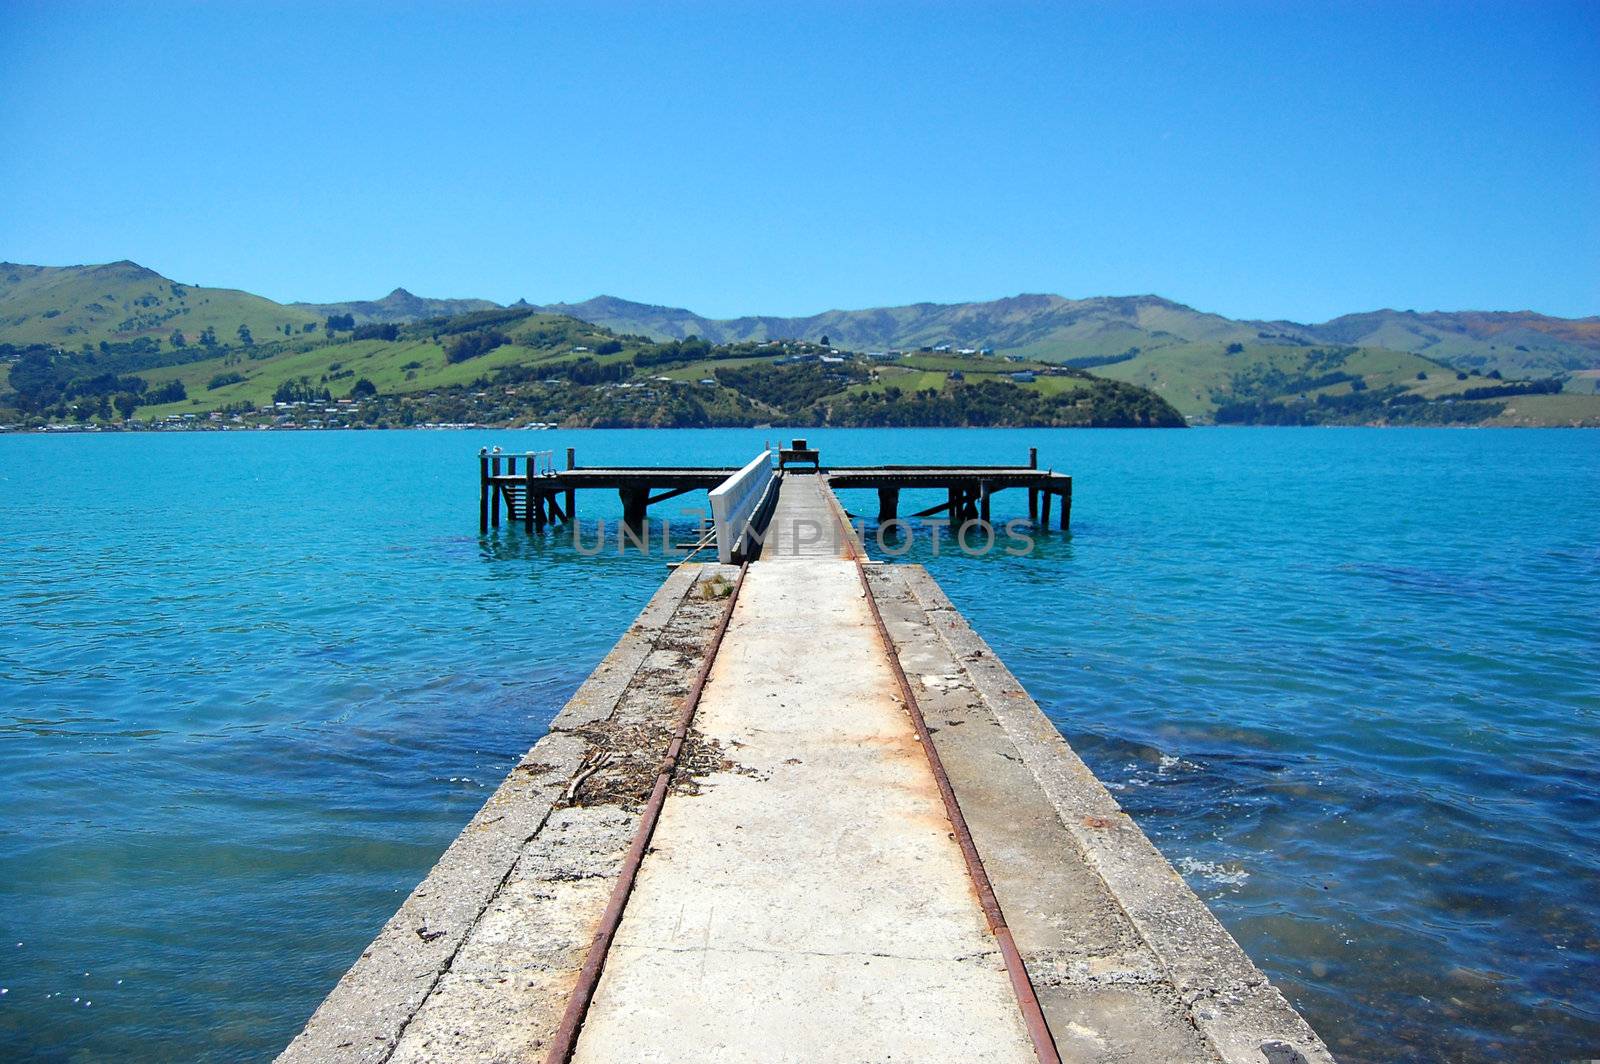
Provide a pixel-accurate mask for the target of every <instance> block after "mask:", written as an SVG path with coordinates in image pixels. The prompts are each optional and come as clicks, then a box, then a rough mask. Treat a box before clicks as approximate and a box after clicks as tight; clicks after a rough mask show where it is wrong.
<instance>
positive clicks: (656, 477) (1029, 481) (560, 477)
mask: <svg viewBox="0 0 1600 1064" xmlns="http://www.w3.org/2000/svg"><path fill="white" fill-rule="evenodd" d="M545 454H548V452H545ZM540 457H541V453H540V452H528V453H525V454H523V455H517V454H512V453H509V452H501V451H500V449H499V448H495V449H493V450H490V449H488V448H484V449H482V450H480V451H479V452H478V467H479V493H478V530H479V531H480V532H488V531H489V530H490V529H493V528H499V527H500V521H501V513H502V511H503V512H504V514H505V519H506V521H507V522H509V523H521V524H522V526H523V528H524V530H525V531H528V532H538V531H543V530H544V529H545V528H547V527H549V526H551V525H555V524H570V523H571V522H572V521H573V520H575V519H576V515H577V493H578V492H579V491H596V490H604V491H615V492H616V493H617V495H618V496H619V497H620V499H621V501H622V519H623V522H624V523H625V524H626V525H628V526H629V527H632V528H638V527H640V526H641V525H642V524H643V523H644V521H645V518H646V516H647V513H648V510H649V508H650V507H651V506H655V505H657V504H659V503H663V502H666V501H668V500H669V499H675V498H678V497H679V496H681V495H686V494H688V493H690V492H694V491H709V490H711V489H713V488H715V487H716V486H717V485H719V484H721V483H722V482H723V481H725V480H727V479H728V478H729V477H730V476H732V475H733V474H734V473H735V472H737V469H735V468H734V467H722V466H595V467H585V466H579V465H578V464H577V453H576V451H575V449H573V448H570V447H569V448H568V449H567V452H566V465H565V468H562V469H557V468H554V466H553V463H543V464H541V462H540V460H539V459H540ZM778 465H779V469H780V470H781V471H783V472H784V473H785V474H786V475H791V476H796V475H798V476H803V475H807V474H814V475H817V476H820V477H823V478H825V479H826V482H827V484H828V486H829V487H830V488H833V489H835V490H844V489H867V490H872V489H876V490H877V493H878V509H877V520H878V522H879V524H883V523H886V522H889V521H896V520H901V519H902V518H901V514H900V493H901V492H902V491H915V490H930V489H931V490H936V491H943V492H944V493H945V499H944V501H943V502H941V503H938V504H937V505H934V506H930V507H928V508H926V509H923V510H919V511H917V512H916V513H912V514H908V515H905V516H906V517H909V518H913V519H920V518H929V517H935V516H937V515H940V514H945V515H948V518H947V519H948V520H949V521H950V522H951V523H952V524H966V523H970V522H974V521H982V522H984V523H989V522H990V521H991V519H992V516H993V511H992V505H991V501H990V500H991V499H992V498H993V497H994V496H995V495H996V494H997V493H999V492H1001V491H1003V490H1006V489H1008V488H1016V489H1022V490H1024V491H1026V492H1027V496H1028V520H1029V521H1031V522H1033V523H1035V524H1037V525H1040V526H1041V527H1044V528H1048V527H1049V526H1050V520H1051V510H1052V508H1055V509H1056V510H1057V520H1058V523H1059V528H1060V530H1061V531H1063V532H1065V531H1067V530H1068V529H1069V528H1070V527H1071V521H1072V477H1071V476H1070V475H1068V474H1065V473H1057V472H1055V471H1054V470H1050V469H1040V468H1038V449H1037V448H1030V449H1029V451H1028V464H1027V465H1019V466H1000V465H958V464H954V463H950V464H939V465H877V466H826V465H823V464H822V462H821V460H820V453H819V451H818V450H817V449H815V448H809V447H807V446H806V441H805V440H795V441H793V445H792V446H790V447H786V448H783V449H781V450H780V451H779V461H778Z"/></svg>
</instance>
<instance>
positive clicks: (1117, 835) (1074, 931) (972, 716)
mask: <svg viewBox="0 0 1600 1064" xmlns="http://www.w3.org/2000/svg"><path fill="white" fill-rule="evenodd" d="M869 581H870V584H871V586H872V589H873V597H874V598H875V599H876V600H877V601H878V603H879V609H880V610H881V612H882V613H883V615H884V620H885V623H886V624H887V625H888V627H889V630H890V635H891V638H892V639H893V641H894V643H895V647H896V653H897V654H898V655H899V657H900V661H901V666H902V668H903V669H904V670H905V671H906V674H907V677H908V679H910V681H911V682H912V684H913V685H914V688H913V689H914V691H915V693H916V696H917V701H918V703H919V705H921V706H922V709H923V712H924V714H925V716H926V717H927V721H928V726H929V728H930V730H931V731H933V733H934V736H933V737H934V744H935V746H937V747H938V750H939V754H940V757H941V759H942V760H943V762H944V764H945V767H946V769H947V771H948V772H949V775H950V777H951V782H952V784H953V785H954V787H955V791H956V794H957V797H958V799H959V801H960V803H961V809H962V813H963V814H964V816H965V817H966V819H967V822H968V825H969V826H970V828H971V829H972V832H973V837H974V840H975V842H976V843H977V846H978V850H979V853H980V854H981V856H982V858H983V862H984V866H985V868H986V869H987V871H988V873H989V877H990V879H991V880H992V881H993V883H994V887H995V892H996V894H997V896H998V897H999V899H1000V905H1001V908H1002V909H1003V910H1004V912H1005V915H1006V922H1007V924H1008V925H1009V926H1010V927H1011V930H1012V933H1013V935H1014V936H1015V938H1016V941H1017V945H1018V948H1019V949H1020V950H1021V951H1022V954H1023V957H1024V959H1025V961H1026V962H1027V966H1028V971H1029V975H1030V977H1031V979H1032V981H1033V984H1034V986H1035V988H1036V990H1037V991H1038V993H1039V997H1040V1002H1041V1004H1042V1005H1043V1006H1044V1009H1045V1015H1046V1018H1047V1019H1048V1020H1049V1022H1050V1026H1051V1030H1052V1032H1053V1033H1054V1034H1055V1037H1056V1041H1057V1044H1058V1046H1059V1048H1060V1049H1061V1052H1062V1056H1063V1058H1064V1059H1068V1060H1087V1061H1140V1062H1143V1061H1215V1060H1223V1061H1227V1062H1229V1064H1245V1062H1249V1064H1266V1062H1269V1061H1270V1062H1272V1064H1278V1062H1279V1061H1282V1062H1288V1064H1297V1062H1309V1064H1320V1062H1328V1061H1331V1060H1332V1056H1331V1055H1330V1054H1329V1052H1328V1050H1327V1048H1326V1047H1325V1046H1324V1045H1323V1044H1322V1042H1321V1040H1320V1039H1318V1038H1317V1036H1316V1034H1315V1033H1314V1032H1313V1031H1312V1030H1311V1029H1310V1027H1309V1026H1307V1025H1306V1023H1305V1021H1304V1020H1303V1019H1301V1018H1300V1016H1299V1014H1298V1013H1296V1012H1295V1011H1294V1010H1293V1009H1292V1008H1291V1007H1290V1006H1289V1004H1288V1003H1287V1002H1286V1001H1285V1000H1284V999H1283V997H1282V995H1280V994H1279V993H1278V991H1277V990H1276V989H1275V988H1274V987H1273V986H1272V985H1271V983H1270V982H1269V981H1268V980H1267V978H1266V976H1265V975H1263V974H1262V973H1261V971H1260V970H1259V969H1258V968H1256V966H1255V965H1254V964H1253V963H1251V961H1250V959H1249V958H1248V957H1247V956H1246V955H1245V953H1244V952H1243V950H1241V949H1240V948H1239V946H1238V944H1237V943H1236V942H1235V941H1234V940H1233V938H1232V937H1231V936H1230V935H1229V934H1228V933H1227V931H1226V930H1224V929H1223V927H1222V925H1221V924H1220V923H1218V922H1217V919H1216V917H1215V916H1213V915H1212V913H1211V911H1210V910H1209V909H1207V908H1206V906H1205V904H1204V903H1203V902H1202V901H1201V900H1200V899H1199V898H1198V897H1197V896H1196V895H1195V894H1194V892H1193V891H1191V890H1190V889H1189V887H1188V885H1187V884H1185V883H1184V881H1183V879H1182V878H1181V877H1180V876H1179V875H1178V874H1177V873H1176V872H1175V871H1174V870H1173V869H1172V867H1171V865H1169V864H1168V863H1167V861H1166V860H1165V859H1164V858H1163V857H1162V856H1161V854H1160V853H1159V852H1158V851H1157V850H1156V849H1155V847H1154V846H1152V845H1151V843H1150V841H1149V839H1148V838H1147V837H1146V836H1145V834H1144V833H1143V832H1142V831H1140V830H1139V828H1138V826H1137V825H1135V824H1134V823H1133V821H1132V820H1131V819H1130V818H1129V817H1128V816H1127V814H1126V813H1124V812H1123V811H1122V809H1121V808H1120V807H1119V806H1118V805H1117V803H1116V801H1115V800H1114V799H1113V798H1112V796H1111V794H1110V792H1109V791H1107V790H1106V789H1105V787H1104V786H1103V785H1102V784H1101V783H1100V781H1099V780H1098V779H1096V778H1095V776H1094V774H1093V773H1092V772H1090V771H1089V769H1088V767H1087V766H1085V765H1084V764H1083V762H1082V761H1081V760H1080V759H1079V758H1078V756H1077V755H1076V754H1075V753H1073V751H1072V749H1071V748H1070V747H1069V746H1068V745H1067V743H1066V741H1065V740H1064V739H1063V738H1062V737H1061V734H1060V733H1059V732H1058V731H1057V730H1056V728H1055V726H1054V725H1053V724H1051V723H1050V721H1049V720H1048V719H1047V718H1046V717H1045V716H1044V714H1043V713H1042V712H1041V711H1040V710H1039V707H1038V705H1037V704H1036V703H1035V702H1034V701H1033V699H1031V698H1030V697H1028V694H1027V692H1026V691H1024V690H1023V688H1022V685H1021V684H1020V683H1018V682H1017V679H1016V677H1014V676H1013V675H1012V674H1011V672H1010V670H1008V669H1007V668H1006V667H1005V665H1004V664H1002V663H1001V662H1000V661H999V659H998V658H996V657H995V655H994V652H993V651H992V650H991V649H990V648H989V647H988V645H987V644H986V643H984V641H983V640H982V639H981V638H980V637H979V636H978V635H977V633H976V632H974V631H973V630H972V628H971V626H970V625H969V624H967V622H966V619H965V618H964V617H963V616H962V615H961V614H960V613H959V612H958V611H957V610H955V609H954V607H952V606H951V604H950V602H949V600H948V599H947V598H946V597H945V595H944V593H943V591H941V590H940V589H939V586H938V584H936V583H935V582H934V580H933V579H932V577H930V576H929V575H928V573H927V572H926V571H925V570H924V569H923V568H922V567H921V566H890V567H873V568H872V569H870V570H869Z"/></svg>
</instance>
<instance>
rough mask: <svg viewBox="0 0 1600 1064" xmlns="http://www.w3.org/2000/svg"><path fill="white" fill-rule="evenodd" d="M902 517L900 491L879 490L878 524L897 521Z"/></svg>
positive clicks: (890, 489) (894, 489)
mask: <svg viewBox="0 0 1600 1064" xmlns="http://www.w3.org/2000/svg"><path fill="white" fill-rule="evenodd" d="M899 517H900V489H899V488H879V489H878V523H879V524H880V525H881V524H883V523H885V522H887V521H895V520H898V519H899Z"/></svg>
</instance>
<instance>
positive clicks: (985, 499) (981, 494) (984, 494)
mask: <svg viewBox="0 0 1600 1064" xmlns="http://www.w3.org/2000/svg"><path fill="white" fill-rule="evenodd" d="M993 494H994V493H993V492H992V491H990V490H989V485H988V484H987V483H984V484H981V485H979V486H978V507H979V509H978V520H980V521H982V522H983V523H984V524H988V523H989V497H990V496H991V495H993Z"/></svg>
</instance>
